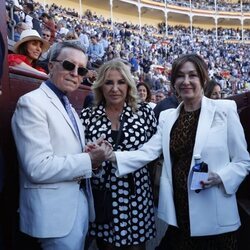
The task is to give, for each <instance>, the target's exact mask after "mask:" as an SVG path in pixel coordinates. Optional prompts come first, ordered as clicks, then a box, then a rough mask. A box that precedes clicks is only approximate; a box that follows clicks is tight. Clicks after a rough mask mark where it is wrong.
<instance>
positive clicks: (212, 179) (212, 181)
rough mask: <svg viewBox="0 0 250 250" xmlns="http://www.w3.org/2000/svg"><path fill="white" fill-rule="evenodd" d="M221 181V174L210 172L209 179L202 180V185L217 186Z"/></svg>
mask: <svg viewBox="0 0 250 250" xmlns="http://www.w3.org/2000/svg"><path fill="white" fill-rule="evenodd" d="M221 183H222V181H221V178H220V176H219V175H218V174H216V173H213V172H210V173H209V175H208V179H207V181H201V185H202V187H203V188H211V187H212V186H216V185H219V184H221Z"/></svg>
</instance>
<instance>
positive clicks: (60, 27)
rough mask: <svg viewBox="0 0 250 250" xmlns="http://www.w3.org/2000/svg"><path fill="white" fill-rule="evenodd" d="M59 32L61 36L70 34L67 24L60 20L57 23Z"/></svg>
mask: <svg viewBox="0 0 250 250" xmlns="http://www.w3.org/2000/svg"><path fill="white" fill-rule="evenodd" d="M57 32H58V34H59V35H66V34H67V33H68V32H69V29H68V28H66V22H65V21H64V20H60V21H59V22H58V23H57Z"/></svg>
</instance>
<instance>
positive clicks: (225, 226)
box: [115, 97, 250, 236]
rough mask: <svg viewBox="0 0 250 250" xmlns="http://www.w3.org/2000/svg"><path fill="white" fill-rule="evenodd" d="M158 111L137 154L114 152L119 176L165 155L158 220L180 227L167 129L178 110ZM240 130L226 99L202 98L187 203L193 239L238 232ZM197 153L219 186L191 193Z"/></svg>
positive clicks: (244, 166) (247, 160) (246, 163)
mask: <svg viewBox="0 0 250 250" xmlns="http://www.w3.org/2000/svg"><path fill="white" fill-rule="evenodd" d="M182 105H183V103H181V104H180V105H179V107H178V108H177V109H168V110H165V111H162V112H161V115H160V118H159V125H158V128H157V133H156V134H155V135H154V136H153V137H152V138H151V139H150V140H149V141H148V142H147V143H145V144H144V145H143V146H142V147H141V148H140V149H139V150H137V151H130V152H116V153H115V154H116V159H117V167H118V171H117V174H118V175H124V174H127V173H130V172H133V171H135V170H136V169H138V168H140V167H141V166H144V165H145V164H147V163H148V162H150V161H152V160H154V159H156V158H157V157H158V156H159V155H160V154H161V153H163V156H164V163H163V169H162V175H161V180H160V195H159V207H158V216H159V218H161V219H162V220H164V221H166V222H167V223H168V224H171V225H174V226H178V225H177V221H176V214H175V205H174V200H173V185H172V164H171V158H170V151H169V140H170V132H171V129H172V127H173V125H174V123H175V121H176V119H177V118H178V116H179V113H180V110H181V106H182ZM246 148H247V147H246V141H245V137H244V132H243V128H242V126H241V124H240V121H239V117H238V114H237V109H236V104H235V102H234V101H229V100H211V99H208V98H206V97H203V99H202V105H201V112H200V117H199V122H198V128H197V132H196V139H195V145H194V150H193V157H192V162H191V165H190V173H189V177H188V201H189V217H190V229H191V235H192V236H202V235H214V234H221V233H225V232H230V231H234V230H236V229H237V228H238V227H239V226H240V218H239V214H238V209H237V203H236V196H235V193H236V191H237V189H238V187H239V185H240V183H241V182H242V181H243V179H244V177H245V176H246V175H247V173H248V171H249V170H250V157H249V153H248V152H247V149H246ZM196 154H200V155H201V158H202V160H203V161H204V162H206V163H207V164H208V168H209V171H211V172H215V173H217V174H218V175H219V176H220V177H221V179H222V182H223V185H222V184H221V185H219V186H214V187H212V188H209V189H205V190H202V191H201V192H200V193H196V192H194V191H192V190H190V175H191V168H192V166H193V165H194V155H196Z"/></svg>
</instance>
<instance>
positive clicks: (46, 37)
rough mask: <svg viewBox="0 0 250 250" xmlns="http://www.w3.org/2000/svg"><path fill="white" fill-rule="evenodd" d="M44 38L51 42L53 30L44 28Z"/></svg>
mask: <svg viewBox="0 0 250 250" xmlns="http://www.w3.org/2000/svg"><path fill="white" fill-rule="evenodd" d="M42 38H43V39H44V40H46V41H48V42H49V43H50V38H51V31H50V30H49V29H47V28H44V29H42Z"/></svg>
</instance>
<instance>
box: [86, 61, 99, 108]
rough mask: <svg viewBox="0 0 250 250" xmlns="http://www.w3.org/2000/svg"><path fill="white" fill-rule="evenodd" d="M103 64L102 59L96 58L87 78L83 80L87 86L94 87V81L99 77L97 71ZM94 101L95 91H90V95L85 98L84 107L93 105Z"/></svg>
mask: <svg viewBox="0 0 250 250" xmlns="http://www.w3.org/2000/svg"><path fill="white" fill-rule="evenodd" d="M102 64H103V62H102V61H101V60H96V61H95V62H94V63H92V64H91V67H90V68H89V71H88V73H87V75H86V78H85V79H84V80H83V82H82V84H83V85H85V86H89V87H92V85H93V83H94V82H95V80H96V78H97V74H98V73H97V71H98V69H99V68H100V66H101V65H102ZM93 101H94V94H93V91H90V92H89V93H88V95H87V96H86V97H85V99H84V103H83V108H87V107H91V106H92V105H93Z"/></svg>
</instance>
